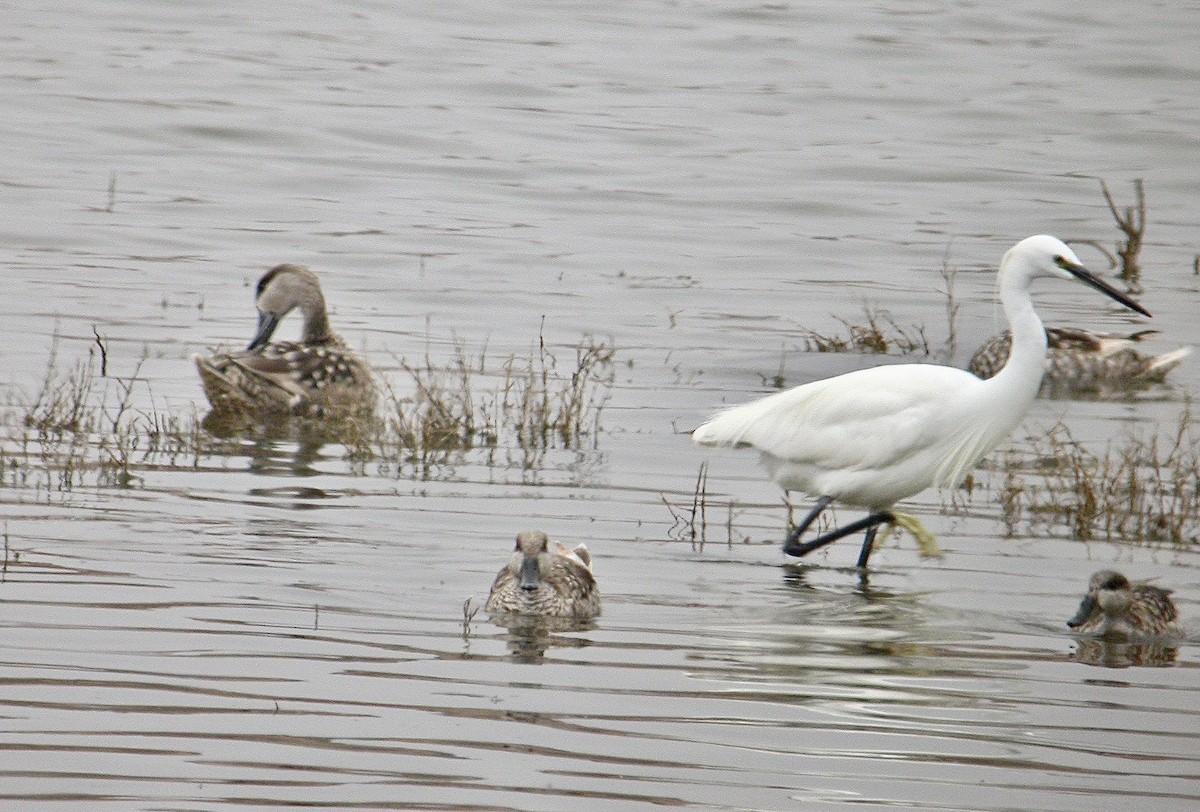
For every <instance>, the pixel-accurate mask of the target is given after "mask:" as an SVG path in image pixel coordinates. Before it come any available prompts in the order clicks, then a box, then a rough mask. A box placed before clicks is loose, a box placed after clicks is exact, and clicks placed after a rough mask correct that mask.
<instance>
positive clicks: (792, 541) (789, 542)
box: [783, 496, 833, 555]
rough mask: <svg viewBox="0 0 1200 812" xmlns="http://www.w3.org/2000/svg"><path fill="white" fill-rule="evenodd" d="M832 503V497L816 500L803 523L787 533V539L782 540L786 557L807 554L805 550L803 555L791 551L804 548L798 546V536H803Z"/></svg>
mask: <svg viewBox="0 0 1200 812" xmlns="http://www.w3.org/2000/svg"><path fill="white" fill-rule="evenodd" d="M832 503H833V497H832V496H822V497H821V498H820V499H818V500H817V504H816V506H815V507H813V509H812V510H810V511H809V512H808V515H807V516H805V517H804V519H803V521H801V522H800V524H798V525H796V528H795V529H794V530H793V531H792V532H790V533H788V537H787V538H786V539H784V542H783V551H784V552H785V553H787V554H788V555H804V553H806V552H808V550H805V551H804V553H797V552H793V550H795V549H796V548H797V546H804V545H801V544H800V536H802V535H804V531H805V530H807V529H808V526H809V525H810V524H812V523H813V522H814V521H816V519H817V517H818V516H820V515H821V511H823V510H824V509H825V508H827V507H829V506H830V505H831V504H832Z"/></svg>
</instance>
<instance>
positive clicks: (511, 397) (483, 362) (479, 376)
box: [0, 336, 614, 499]
mask: <svg viewBox="0 0 1200 812" xmlns="http://www.w3.org/2000/svg"><path fill="white" fill-rule="evenodd" d="M58 344H59V342H58V340H57V339H56V340H55V341H54V342H53V344H52V346H51V350H50V358H49V361H48V364H47V371H46V374H45V377H44V378H43V380H42V382H41V383H40V385H39V387H38V389H37V391H36V392H35V393H33V394H32V395H31V396H21V395H18V394H10V395H9V397H8V399H7V400H6V401H5V402H4V403H3V404H0V487H10V488H20V489H32V490H34V491H36V492H37V493H39V494H41V496H39V498H45V499H51V498H52V497H53V494H62V493H65V492H70V491H72V490H75V489H76V488H80V487H85V486H96V487H120V488H129V487H137V486H138V485H139V484H140V483H141V475H142V474H143V473H145V471H147V470H150V469H161V468H166V469H170V468H179V467H188V468H196V467H199V466H200V465H201V464H202V461H203V460H205V459H208V458H212V457H215V456H217V455H220V454H237V453H245V449H244V445H245V444H246V443H251V444H253V443H255V442H260V441H263V440H266V441H277V440H283V441H288V440H295V441H298V442H299V443H300V444H301V445H313V444H316V445H318V446H319V445H320V444H323V443H330V442H332V443H338V444H340V445H341V446H342V447H343V448H344V449H345V456H346V459H347V461H348V463H349V464H350V469H351V471H355V472H358V473H365V472H366V469H367V466H368V465H374V466H375V470H376V471H378V472H379V473H385V474H389V475H392V476H397V477H403V476H411V477H414V478H430V477H433V476H438V475H442V474H444V473H445V469H446V468H447V467H448V466H453V465H454V464H457V463H461V462H466V461H468V460H467V455H468V454H469V453H474V454H476V455H477V456H474V457H472V458H471V461H475V462H478V463H480V464H484V465H487V466H505V467H519V468H521V469H522V470H525V471H528V470H532V469H534V468H536V467H537V466H539V465H541V464H542V462H543V461H544V458H545V455H546V453H547V451H548V450H550V449H567V450H572V451H585V450H593V449H595V448H596V447H597V444H598V438H599V434H600V415H601V413H602V411H603V409H604V405H605V403H606V402H607V400H608V398H609V394H610V389H611V385H612V382H613V376H614V370H613V363H612V360H613V355H614V353H613V349H612V346H611V345H610V344H609V343H608V342H605V341H602V340H598V339H594V338H592V337H585V338H584V339H583V340H581V341H580V343H579V344H578V345H576V347H575V348H574V364H573V365H571V364H568V363H566V362H562V361H560V360H559V356H558V355H557V354H556V353H555V352H554V351H552V350H551V349H550V348H548V347H547V345H546V343H545V341H544V339H543V338H542V337H540V336H539V339H538V342H537V346H536V348H535V349H534V350H533V351H532V352H531V353H530V354H529V355H528V356H527V357H521V356H516V355H513V356H510V357H508V358H506V359H504V360H503V361H501V362H500V363H499V364H498V366H497V367H495V368H491V367H490V366H489V364H488V359H487V357H486V353H480V354H479V356H478V357H477V358H472V357H470V356H469V355H468V353H467V351H466V350H465V349H464V348H463V346H462V345H461V344H456V345H455V349H454V355H453V357H452V359H451V360H450V361H449V362H448V363H446V364H442V365H439V364H437V363H434V362H433V361H432V360H430V359H429V358H428V357H426V358H425V361H424V363H423V364H421V365H414V364H411V363H409V362H407V361H404V360H400V361H399V366H400V368H401V369H402V370H403V371H404V372H405V373H407V375H408V378H409V379H410V380H406V381H404V382H403V383H400V384H396V383H394V382H392V381H390V380H386V381H385V391H386V392H387V397H386V398H385V403H384V406H383V408H382V410H381V412H380V413H379V414H377V415H375V416H374V417H372V418H371V419H368V420H350V421H347V422H345V423H341V424H339V425H338V426H336V427H332V428H331V427H329V426H325V425H319V424H316V423H314V422H313V421H305V420H295V421H291V423H289V424H287V425H284V426H261V425H258V426H248V425H245V423H244V421H243V422H239V421H237V420H233V421H231V420H229V419H227V417H226V416H222V415H215V414H210V415H209V416H208V417H206V418H205V419H203V420H202V419H200V417H199V416H198V415H197V414H196V412H195V408H194V407H192V408H191V409H190V410H188V411H186V412H183V413H179V412H178V411H172V410H171V409H170V408H168V407H167V406H166V405H165V404H164V405H159V404H157V403H156V398H155V396H154V394H153V392H152V391H151V388H150V384H149V382H148V381H147V380H146V379H145V378H144V377H142V375H141V367H142V363H141V362H140V361H139V362H138V363H137V364H136V365H135V367H134V369H133V371H132V372H131V373H130V374H129V375H128V376H126V377H121V376H111V375H108V374H106V373H107V371H108V366H109V362H110V361H111V359H110V358H108V353H107V351H106V349H105V346H104V343H103V341H102V340H101V339H100V338H99V337H97V341H96V343H95V345H94V346H92V347H90V348H89V351H88V354H87V355H86V356H85V357H83V358H80V359H77V360H75V361H74V362H72V363H71V364H70V365H69V366H64V365H62V364H61V363H60V362H59V360H58V355H59V352H58V349H59V348H58ZM97 348H98V349H97ZM98 357H99V360H98ZM98 363H99V364H100V365H101V366H99V367H98V366H97V365H98Z"/></svg>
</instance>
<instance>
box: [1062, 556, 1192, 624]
mask: <svg viewBox="0 0 1200 812" xmlns="http://www.w3.org/2000/svg"><path fill="white" fill-rule="evenodd" d="M1178 616H1179V615H1178V613H1177V612H1176V611H1175V604H1174V602H1172V600H1171V592H1170V590H1167V589H1163V588H1162V587H1157V586H1154V585H1153V584H1147V583H1131V582H1130V581H1129V579H1128V578H1126V577H1125V576H1124V575H1122V574H1121V573H1119V572H1114V571H1113V570H1101V571H1100V572H1097V573H1096V574H1095V575H1093V576H1092V578H1091V581H1090V582H1089V583H1088V592H1087V595H1086V596H1085V597H1084V599H1083V601H1082V602H1081V603H1080V604H1079V611H1078V612H1076V613H1075V617H1073V618H1071V619H1070V620H1068V621H1067V625H1068V626H1070V627H1071V628H1072V629H1074V630H1075V631H1076V632H1077V633H1079V634H1087V635H1094V636H1097V637H1112V638H1152V637H1163V636H1172V635H1175V634H1177V633H1178V628H1177V626H1176V625H1175V621H1176V619H1177V618H1178Z"/></svg>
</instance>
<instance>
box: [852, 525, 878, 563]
mask: <svg viewBox="0 0 1200 812" xmlns="http://www.w3.org/2000/svg"><path fill="white" fill-rule="evenodd" d="M878 530H879V525H877V524H873V525H871V526H870V527H868V528H867V537H866V538H864V539H863V546H862V550H860V551H859V553H858V563H857V564H855V565H854V566H856V567H858V568H859V569H860V570H863V569H866V568H867V559H868V558H870V557H871V550H873V549H875V533H876V532H877V531H878Z"/></svg>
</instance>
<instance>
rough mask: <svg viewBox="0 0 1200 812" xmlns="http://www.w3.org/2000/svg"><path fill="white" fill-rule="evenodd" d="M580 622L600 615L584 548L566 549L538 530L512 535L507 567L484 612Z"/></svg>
mask: <svg viewBox="0 0 1200 812" xmlns="http://www.w3.org/2000/svg"><path fill="white" fill-rule="evenodd" d="M485 608H486V609H487V611H489V612H524V613H535V614H541V615H545V616H548V617H572V618H577V619H580V620H586V619H588V618H593V617H595V616H597V615H599V614H600V590H599V589H597V587H596V579H595V577H593V575H592V555H591V553H590V552H588V548H587V546H586V545H583V544H580V545H579V546H577V547H576V548H575V549H573V550H570V549H567V547H565V546H564V545H562V544H559V543H558V542H555V544H554V546H553V548H551V546H550V538H549V537H548V536H547V535H546V534H545V533H543V532H541V531H538V530H530V531H525V532H523V533H519V534H517V543H516V547H515V549H514V550H513V554H512V556H511V557H510V558H509V560H508V564H507V565H505V567H504V568H503V569H502V570H500V572H499V573H497V575H496V580H495V582H494V583H493V584H492V591H491V594H489V595H488V600H487V605H486V607H485Z"/></svg>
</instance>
